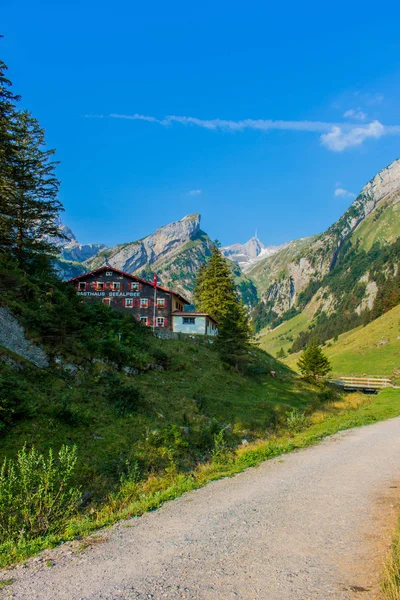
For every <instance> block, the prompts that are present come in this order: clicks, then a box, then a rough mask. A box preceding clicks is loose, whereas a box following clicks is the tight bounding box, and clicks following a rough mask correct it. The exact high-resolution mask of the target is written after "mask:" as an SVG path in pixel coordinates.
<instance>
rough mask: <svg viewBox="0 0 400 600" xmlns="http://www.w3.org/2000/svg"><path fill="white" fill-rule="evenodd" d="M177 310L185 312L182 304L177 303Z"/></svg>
mask: <svg viewBox="0 0 400 600" xmlns="http://www.w3.org/2000/svg"><path fill="white" fill-rule="evenodd" d="M176 309H177V310H179V311H180V312H183V304H181V303H180V302H177V303H176Z"/></svg>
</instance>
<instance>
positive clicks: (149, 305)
mask: <svg viewBox="0 0 400 600" xmlns="http://www.w3.org/2000/svg"><path fill="white" fill-rule="evenodd" d="M147 308H151V300H150V298H149V299H148V300H147Z"/></svg>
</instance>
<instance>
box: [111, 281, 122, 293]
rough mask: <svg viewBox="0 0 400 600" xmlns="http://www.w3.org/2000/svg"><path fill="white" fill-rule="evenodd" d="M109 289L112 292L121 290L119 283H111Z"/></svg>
mask: <svg viewBox="0 0 400 600" xmlns="http://www.w3.org/2000/svg"><path fill="white" fill-rule="evenodd" d="M111 289H112V290H114V292H119V290H120V289H121V284H120V282H119V281H113V282H112V283H111Z"/></svg>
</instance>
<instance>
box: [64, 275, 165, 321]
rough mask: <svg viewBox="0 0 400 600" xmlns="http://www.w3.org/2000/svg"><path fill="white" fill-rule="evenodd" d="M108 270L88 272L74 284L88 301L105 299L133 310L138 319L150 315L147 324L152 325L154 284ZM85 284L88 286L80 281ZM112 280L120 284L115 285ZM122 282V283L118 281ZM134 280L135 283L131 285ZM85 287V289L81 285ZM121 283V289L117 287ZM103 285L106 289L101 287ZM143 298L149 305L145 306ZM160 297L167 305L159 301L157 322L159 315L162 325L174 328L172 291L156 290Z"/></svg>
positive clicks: (116, 307)
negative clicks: (162, 304)
mask: <svg viewBox="0 0 400 600" xmlns="http://www.w3.org/2000/svg"><path fill="white" fill-rule="evenodd" d="M109 273H111V275H107V271H102V272H101V273H98V274H93V275H87V276H86V277H82V278H81V279H79V280H78V281H74V282H73V284H74V286H75V289H76V291H77V293H78V295H79V296H81V297H82V299H83V300H84V301H85V302H103V303H104V304H109V305H110V307H111V308H114V309H117V310H123V311H125V312H126V313H129V314H131V315H132V316H133V317H135V318H136V319H138V320H140V319H141V317H143V318H147V322H146V323H145V324H146V325H149V326H153V314H154V287H153V286H152V285H151V284H146V283H141V282H137V281H135V280H134V279H133V278H132V279H131V278H130V277H126V276H125V275H121V274H120V273H115V272H114V271H109ZM80 284H85V286H83V285H80ZM113 284H117V286H114V285H113ZM118 284H119V285H118ZM132 284H134V285H133V286H132ZM83 287H85V289H82V288H83ZM114 287H119V289H114ZM100 288H103V289H100ZM142 300H143V301H145V304H147V306H142V304H143V302H142ZM157 300H164V306H163V307H161V306H158V304H157V303H156V326H160V325H158V324H157V318H158V317H160V318H163V319H164V322H163V325H161V326H162V327H164V328H166V329H171V327H172V323H171V305H172V301H171V294H168V293H167V292H163V291H162V290H157Z"/></svg>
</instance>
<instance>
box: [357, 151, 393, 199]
mask: <svg viewBox="0 0 400 600" xmlns="http://www.w3.org/2000/svg"><path fill="white" fill-rule="evenodd" d="M399 187H400V158H397V159H396V160H394V161H393V162H392V163H391V164H390V165H389V166H388V167H386V168H385V169H382V170H381V171H379V173H377V174H376V175H375V177H373V178H372V179H371V181H369V182H368V183H367V185H365V186H364V187H363V189H362V190H361V194H360V195H365V196H371V197H372V198H374V200H375V201H376V202H379V201H380V200H382V198H384V197H385V196H387V195H388V194H391V193H392V192H394V191H396V190H398V189H399Z"/></svg>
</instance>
